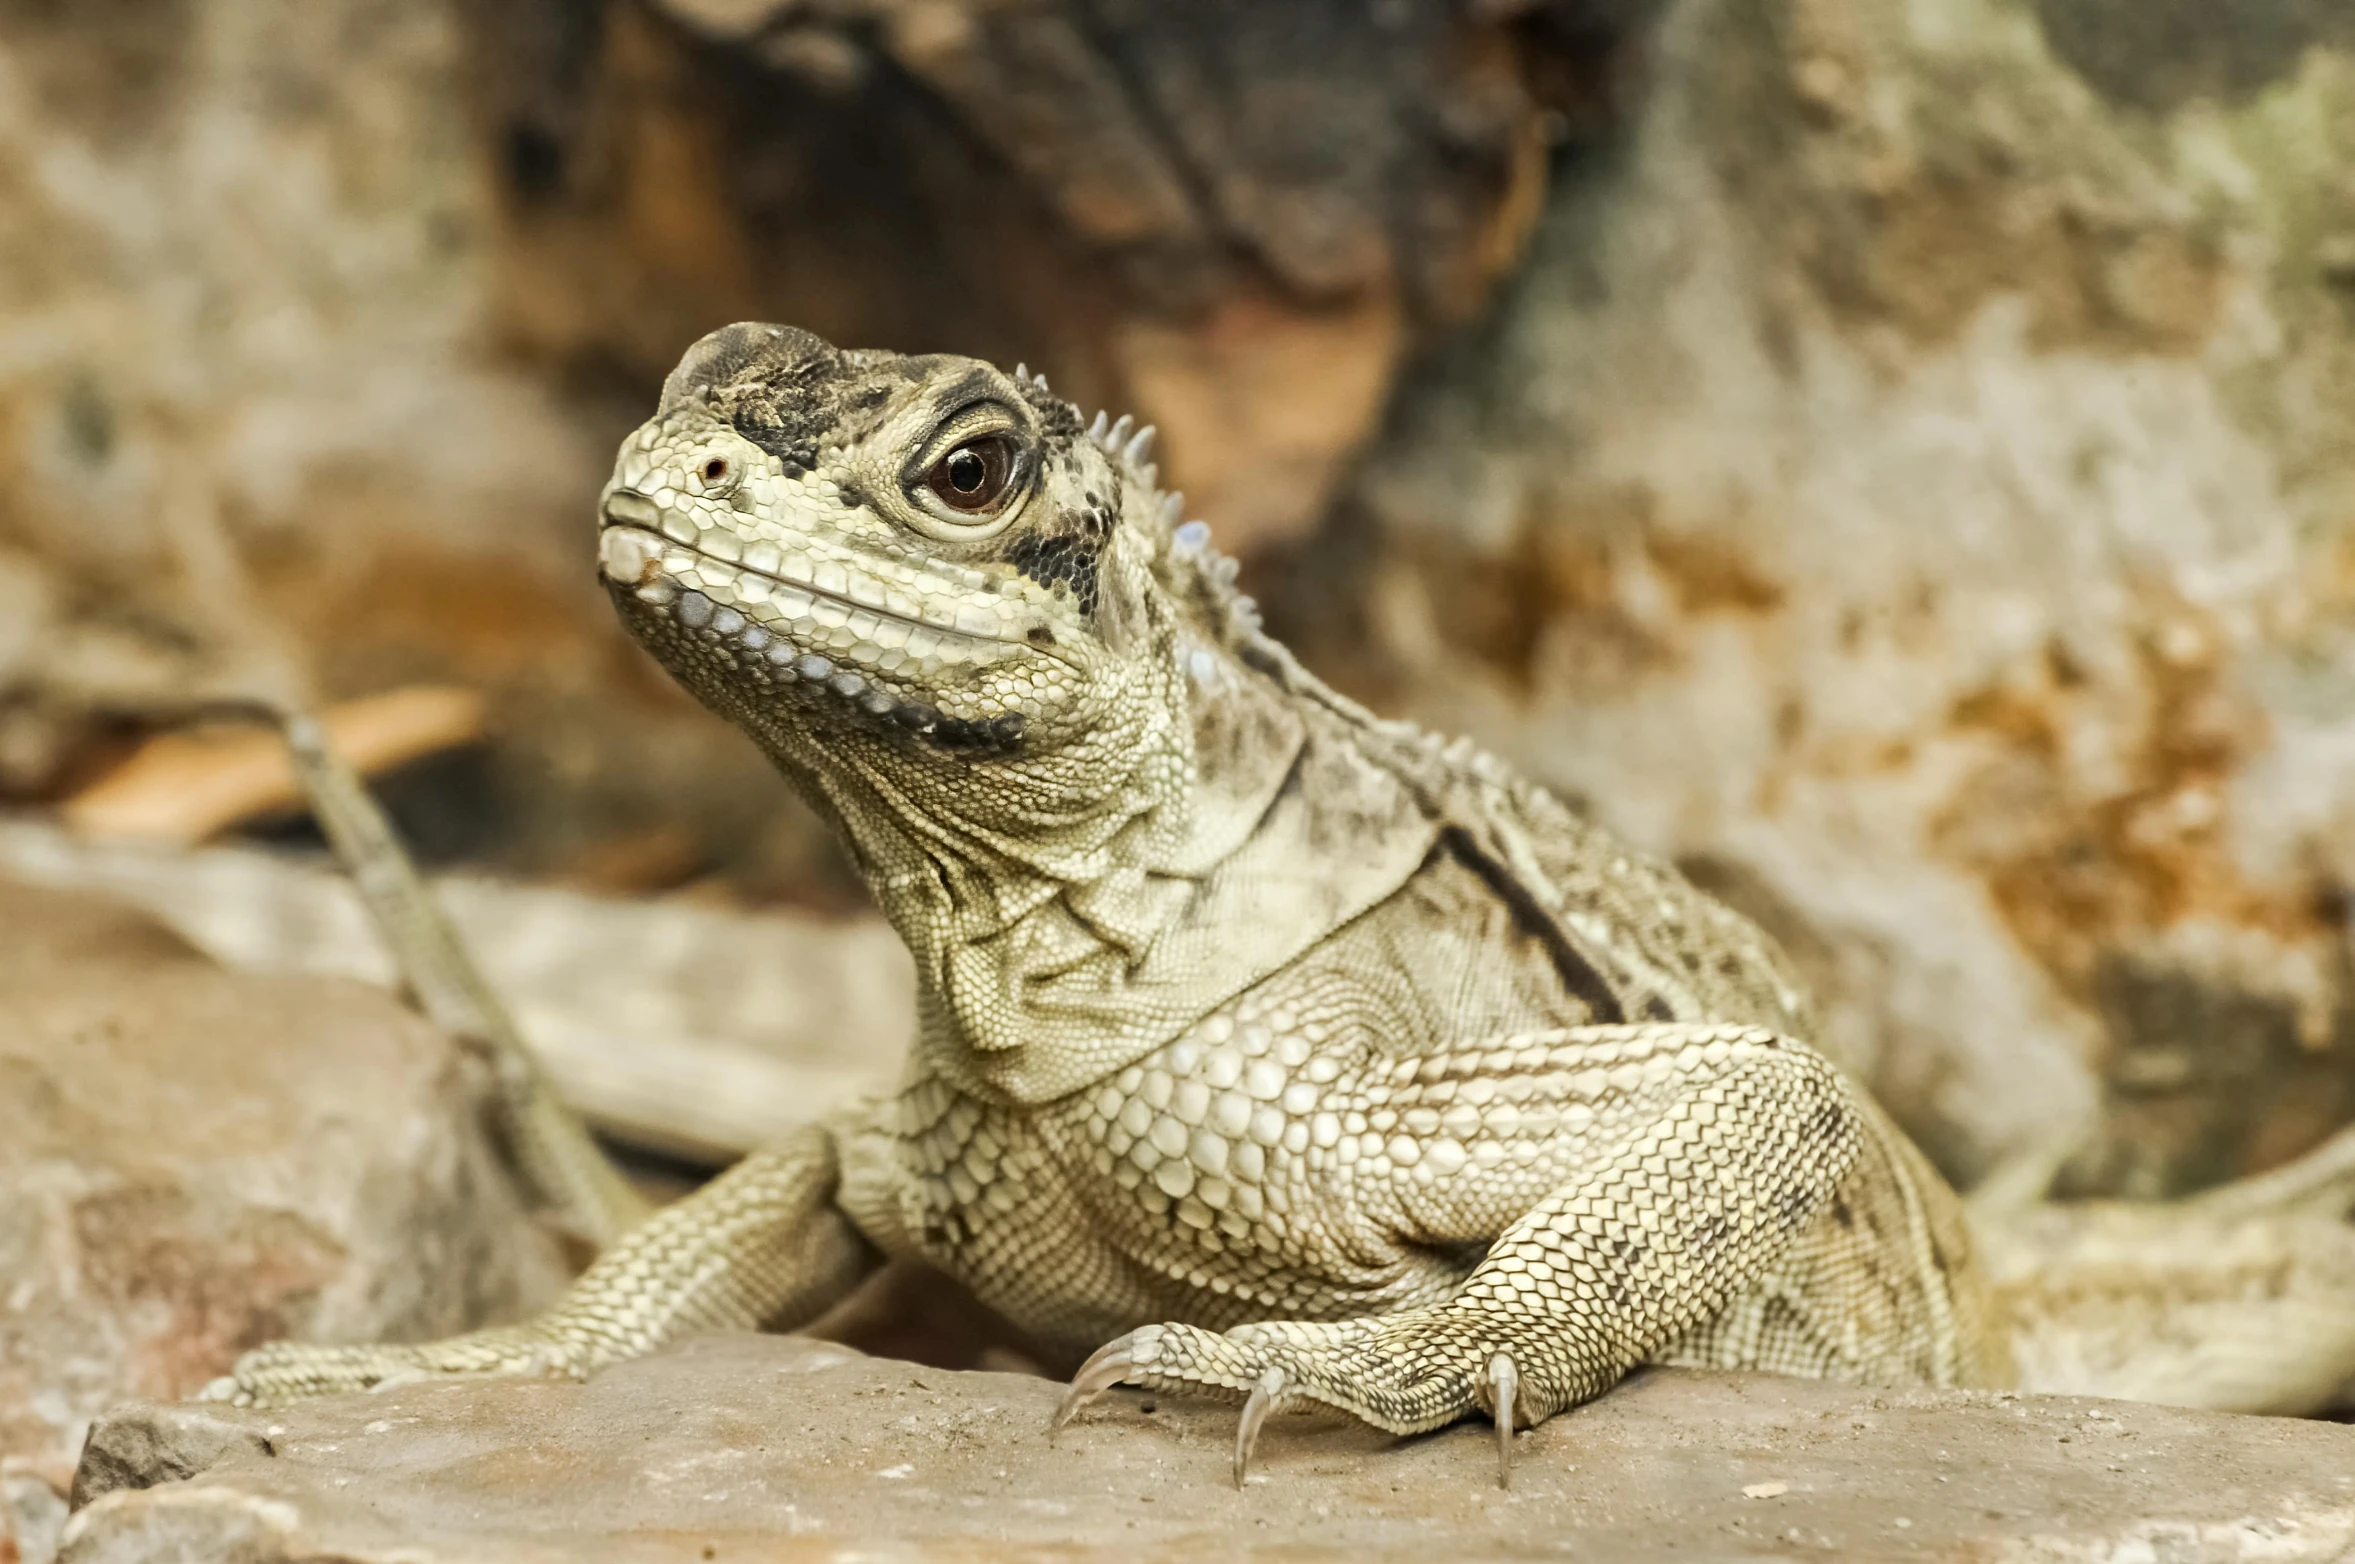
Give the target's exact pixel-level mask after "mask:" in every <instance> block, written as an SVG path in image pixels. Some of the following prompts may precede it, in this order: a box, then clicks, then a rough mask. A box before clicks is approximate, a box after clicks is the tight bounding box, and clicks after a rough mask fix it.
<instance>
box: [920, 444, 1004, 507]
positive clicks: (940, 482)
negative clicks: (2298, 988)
mask: <svg viewBox="0 0 2355 1564" xmlns="http://www.w3.org/2000/svg"><path fill="white" fill-rule="evenodd" d="M1013 481H1014V448H1013V445H1012V444H1011V443H1010V442H1009V441H1007V440H1006V439H1004V438H1003V437H1001V436H998V435H984V436H983V437H982V438H980V439H978V440H968V441H966V442H965V443H964V444H963V445H960V446H958V447H957V448H956V449H955V450H953V451H951V452H949V453H948V454H947V455H946V456H943V457H942V458H941V459H940V460H939V461H937V462H934V463H933V464H932V470H931V471H929V472H927V473H926V474H925V475H924V482H925V484H926V485H927V486H928V487H930V489H931V490H932V492H933V493H935V494H937V495H939V496H940V500H941V503H942V504H944V505H946V506H948V507H949V508H950V509H951V510H956V511H963V512H964V513H965V514H967V515H970V516H978V515H980V514H982V513H983V512H985V511H988V510H990V509H993V508H994V507H995V506H996V505H997V503H998V502H999V501H1000V500H1002V499H1004V498H1005V497H1006V491H1007V489H1008V488H1010V487H1011V486H1012V485H1013Z"/></svg>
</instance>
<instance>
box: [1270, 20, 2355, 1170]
mask: <svg viewBox="0 0 2355 1564" xmlns="http://www.w3.org/2000/svg"><path fill="white" fill-rule="evenodd" d="M2340 9H2342V8H2333V7H2329V6H2308V5H2297V4H2265V5H2258V4H2251V5H2229V6H2228V5H2197V4H2179V3H2174V0H2168V3H2164V4H2157V3H2154V4H2148V5H2145V4H2132V3H2117V0H2033V3H2032V0H1931V3H1921V4H1908V5H1902V6H1897V5H1866V6H1860V5H1854V4H1850V3H1848V0H1762V3H1752V0H1680V3H1679V4H1677V5H1676V6H1675V7H1674V8H1673V10H1672V12H1671V13H1670V14H1669V15H1668V16H1667V17H1666V18H1665V20H1664V22H1663V24H1662V27H1661V29H1660V31H1659V33H1658V34H1657V48H1656V53H1655V58H1654V68H1653V91H1652V92H1651V94H1650V96H1649V97H1648V98H1647V99H1646V100H1645V102H1644V105H1643V107H1642V110H1641V113H1640V115H1639V116H1638V118H1637V121H1636V123H1635V126H1634V129H1633V131H1632V133H1631V134H1630V135H1629V136H1628V137H1627V138H1626V140H1625V141H1624V142H1623V143H1621V144H1619V145H1617V146H1616V147H1614V148H1613V149H1612V150H1610V151H1609V152H1607V153H1604V154H1600V155H1595V156H1589V157H1586V158H1582V159H1579V160H1576V161H1574V162H1572V163H1570V164H1568V165H1566V166H1565V167H1564V168H1563V169H1562V171H1561V177H1560V178H1559V180H1558V181H1557V183H1556V186H1555V189H1554V195H1553V202H1552V206H1551V208H1550V210H1549V211H1548V213H1547V215H1546V217H1545V218H1544V220H1543V222H1542V224H1541V227H1540V231H1539V236H1538V238H1537V240H1536V242H1535V245H1534V248H1533V250H1532V253H1531V256H1530V260H1529V263H1528V266H1527V268H1526V270H1525V272H1524V274H1523V275H1522V277H1521V279H1520V280H1519V282H1518V283H1517V284H1516V285H1515V287H1514V288H1513V289H1512V290H1511V291H1510V296H1509V298H1508V299H1507V301H1506V302H1505V304H1504V305H1503V306H1502V308H1501V309H1500V311H1499V312H1498V314H1497V316H1496V318H1495V319H1494V320H1493V321H1491V322H1490V323H1489V324H1488V325H1487V326H1485V327H1484V328H1483V329H1482V330H1481V331H1480V332H1478V333H1476V334H1475V335H1474V336H1473V337H1471V338H1470V339H1469V340H1467V341H1465V342H1463V343H1461V344H1459V345H1458V346H1457V347H1456V348H1455V349H1454V350H1453V351H1452V352H1451V353H1450V354H1449V355H1448V356H1447V358H1446V359H1445V360H1444V361H1443V362H1440V363H1438V364H1435V365H1434V366H1433V373H1431V374H1430V375H1429V376H1427V377H1425V378H1423V379H1421V380H1419V381H1418V382H1417V383H1415V384H1414V385H1413V386H1411V387H1410V388H1409V389H1408V390H1407V392H1406V393H1405V395H1404V396H1403V397H1402V399H1401V404H1400V406H1399V407H1398V408H1397V409H1396V411H1395V414H1394V417H1393V419H1392V422H1391V427H1390V429H1389V431H1388V432H1387V433H1386V435H1385V437H1384V439H1383V440H1382V442H1381V443H1380V446H1379V448H1378V450H1377V451H1376V453H1375V455H1374V457H1373V459H1372V460H1371V461H1370V462H1369V463H1368V466H1367V468H1366V471H1365V474H1364V477H1363V480H1362V482H1361V484H1360V485H1359V488H1358V490H1357V492H1356V494H1355V496H1354V497H1353V498H1352V499H1351V500H1350V501H1349V502H1348V503H1347V504H1346V505H1345V506H1344V507H1343V508H1342V510H1341V512H1340V513H1339V514H1338V516H1337V517H1336V519H1335V522H1334V524H1333V527H1332V530H1331V534H1330V537H1329V539H1328V542H1329V544H1330V550H1329V553H1328V554H1326V555H1324V556H1320V558H1319V560H1318V561H1317V562H1316V565H1315V568H1308V569H1303V570H1302V571H1301V572H1300V573H1299V575H1298V576H1297V577H1296V578H1295V590H1294V591H1293V592H1292V593H1291V594H1290V595H1289V597H1288V598H1286V599H1285V601H1286V603H1287V604H1288V607H1287V611H1286V612H1285V613H1284V614H1283V615H1281V616H1280V617H1281V618H1282V620H1283V621H1284V622H1285V623H1286V624H1288V625H1290V626H1293V627H1295V628H1304V627H1307V626H1311V625H1314V624H1317V623H1324V624H1326V625H1327V626H1328V627H1330V629H1329V633H1324V634H1319V635H1316V636H1311V637H1306V639H1309V640H1312V641H1314V642H1316V643H1317V644H1313V645H1308V646H1305V647H1303V648H1302V650H1303V651H1304V654H1305V655H1307V657H1308V658H1309V660H1310V662H1311V663H1312V665H1321V666H1324V667H1326V668H1328V669H1332V670H1335V671H1338V672H1342V673H1345V674H1350V675H1351V679H1350V682H1352V683H1353V684H1354V685H1355V687H1357V688H1358V689H1360V690H1361V691H1362V692H1364V693H1366V694H1368V695H1370V696H1372V697H1373V698H1374V699H1375V700H1376V701H1377V703H1378V704H1381V705H1383V706H1385V707H1388V708H1390V709H1393V710H1396V711H1400V712H1402V713H1410V714H1413V715H1416V716H1419V717H1422V718H1424V719H1426V720H1429V721H1431V722H1433V723H1435V724H1439V725H1442V726H1445V727H1448V728H1453V729H1462V728H1467V727H1468V728H1471V729H1473V730H1475V731H1476V732H1477V733H1478V734H1479V736H1480V737H1482V738H1483V739H1484V740H1486V741H1487V742H1489V743H1491V744H1493V745H1494V746H1495V747H1497V748H1498V749H1500V750H1501V751H1503V752H1505V753H1506V754H1508V755H1510V756H1512V757H1514V758H1515V759H1517V760H1519V761H1521V762H1523V763H1524V764H1526V765H1527V766H1528V767H1529V768H1530V769H1532V770H1533V771H1534V772H1535V773H1537V774H1538V775H1539V776H1541V777H1543V778H1544V779H1546V780H1547V781H1549V782H1551V783H1553V784H1554V785H1556V786H1557V787H1559V788H1561V789H1562V790H1563V791H1564V792H1566V793H1568V794H1571V795H1574V796H1577V797H1580V798H1583V799H1584V800H1586V801H1587V803H1588V804H1589V805H1590V806H1591V807H1592V808H1593V810H1594V811H1595V812H1596V814H1597V815H1598V816H1599V817H1601V818H1602V819H1604V820H1605V821H1606V822H1608V823H1609V824H1611V825H1613V826H1614V827H1616V828H1618V829H1620V830H1622V831H1624V832H1626V833H1627V834H1629V835H1631V836H1632V837H1634V838H1635V839H1636V840H1637V841H1639V842H1641V843H1642V844H1644V845H1646V846H1648V847H1650V848H1652V849H1654V850H1656V851H1660V852H1663V853H1667V854H1670V855H1672V856H1674V857H1676V858H1678V859H1680V860H1682V861H1684V862H1685V863H1687V864H1689V865H1691V866H1692V867H1693V868H1694V869H1695V870H1696V872H1697V873H1699V874H1700V875H1701V877H1702V878H1703V879H1705V880H1706V881H1707V882H1709V883H1710V884H1711V885H1713V886H1715V887H1717V888H1719V889H1720V890H1722V891H1723V892H1725V893H1726V894H1727V895H1729V896H1730V897H1732V898H1733V899H1734V900H1736V901H1737V902H1739V903H1740V904H1742V905H1744V906H1745V907H1746V908H1748V909H1749V910H1751V911H1753V912H1755V913H1757V914H1758V915H1760V916H1761V917H1762V918H1763V919H1764V920H1765V921H1766V922H1767V923H1768V924H1769V925H1771V926H1772V927H1773V928H1774V929H1775V930H1776V932H1777V933H1779V934H1781V935H1782V936H1784V938H1785V941H1786V943H1787V944H1788V945H1790V946H1791V948H1792V949H1793V951H1794V953H1795V954H1797V955H1798V956H1799V957H1800V958H1801V959H1802V961H1803V962H1804V963H1805V964H1806V965H1807V966H1808V967H1809V968H1810V970H1811V976H1812V977H1813V978H1814V980H1815V982H1816V985H1817V987H1818V988H1819V990H1820V991H1821V993H1822V995H1823V997H1824V999H1825V1000H1826V1001H1827V1010H1828V1022H1829V1025H1828V1033H1829V1036H1828V1038H1827V1039H1826V1041H1827V1042H1828V1043H1829V1044H1830V1046H1831V1047H1832V1048H1833V1050H1834V1051H1835V1052H1837V1053H1838V1054H1840V1055H1841V1056H1842V1057H1843V1058H1844V1059H1845V1060H1846V1061H1847V1062H1849V1063H1850V1064H1852V1065H1853V1066H1854V1067H1856V1068H1857V1069H1858V1070H1859V1071H1860V1072H1861V1073H1863V1074H1864V1075H1865V1077H1866V1078H1867V1079H1869V1080H1870V1081H1872V1082H1873V1084H1874V1085H1875V1087H1876V1089H1877V1090H1878V1092H1879V1093H1880V1095H1881V1096H1882V1097H1883V1099H1884V1100H1885V1101H1887V1102H1889V1103H1890V1104H1891V1105H1892V1107H1893V1108H1895V1110H1896V1111H1897V1113H1898V1115H1899V1117H1900V1118H1901V1119H1902V1120H1903V1122H1904V1123H1905V1124H1906V1126H1907V1127H1908V1128H1909V1129H1911V1130H1912V1131H1914V1132H1915V1133H1916V1134H1917V1136H1918V1137H1920V1138H1921V1139H1922V1140H1923V1141H1924V1142H1925V1144H1926V1145H1927V1146H1928V1147H1929V1149H1930V1150H1931V1151H1932V1153H1933V1154H1934V1155H1935V1156H1936V1157H1937V1158H1938V1160H1939V1161H1940V1162H1941V1163H1942V1164H1943V1165H1944V1166H1945V1167H1946V1168H1947V1169H1948V1170H1949V1172H1951V1173H1953V1174H1956V1175H1957V1176H1960V1177H1962V1178H1963V1179H1965V1180H1966V1181H1967V1180H1969V1179H1972V1178H1975V1177H1977V1176H1978V1175H1979V1174H1980V1173H1981V1172H1983V1171H1984V1170H1986V1169H1987V1168H1988V1167H1989V1166H1991V1165H1992V1164H1994V1163H1995V1162H1997V1161H1998V1160H2000V1159H2001V1158H2002V1157H2004V1156H2005V1155H2006V1154H2007V1153H2010V1152H2015V1151H2020V1150H2022V1149H2024V1148H2037V1149H2041V1147H2042V1145H2043V1144H2044V1143H2046V1142H2048V1141H2050V1140H2053V1139H2056V1138H2069V1139H2074V1140H2076V1141H2078V1143H2079V1144H2080V1145H2081V1146H2082V1148H2083V1154H2082V1155H2081V1156H2080V1157H2079V1158H2078V1159H2077V1162H2076V1164H2075V1166H2074V1167H2073V1168H2072V1169H2071V1170H2070V1173H2069V1176H2068V1179H2067V1183H2068V1184H2069V1185H2070V1186H2071V1187H2074V1188H2076V1189H2079V1190H2086V1191H2105V1192H2113V1193H2121V1194H2128V1195H2134V1196H2138V1197H2150V1196H2156V1195H2161V1194H2167V1193H2173V1192H2178V1191H2182V1190H2184V1189H2188V1188H2192V1187H2196V1186H2199V1185H2202V1184H2205V1183H2210V1182H2214V1181H2216V1180H2219V1179H2222V1178H2225V1177H2229V1176H2231V1175H2233V1174H2235V1173H2238V1172H2242V1171H2246V1170H2249V1169H2252V1168H2256V1167H2261V1166H2265V1165H2268V1164H2272V1163H2277V1162H2280V1161H2282V1160H2284V1159H2286V1158H2288V1157H2290V1156H2292V1155H2294V1154H2295V1153H2296V1152H2297V1151H2298V1150H2299V1149H2301V1148H2302V1147H2304V1146H2307V1145H2310V1144H2312V1143H2314V1142H2315V1141H2317V1140H2319V1139H2320V1138H2321V1137H2322V1136H2323V1135H2324V1134H2326V1133H2328V1131H2329V1130H2330V1129H2331V1128H2332V1127H2333V1126H2335V1125H2337V1124H2339V1123H2343V1122H2345V1121H2346V1120H2347V1119H2348V1117H2349V1116H2350V1114H2355V967H2351V965H2350V963H2349V960H2348V944H2347V918H2346V907H2347V904H2348V888H2349V886H2350V885H2355V810H2351V809H2350V804H2349V800H2350V799H2355V659H2351V658H2350V656H2349V650H2350V648H2351V647H2355V573H2351V571H2350V563H2349V562H2350V560H2355V530H2351V523H2355V444H2350V442H2349V440H2348V435H2347V431H2348V430H2349V429H2350V428H2355V308H2351V304H2355V293H2351V292H2350V288H2351V286H2355V265H2351V264H2350V261H2349V257H2355V185H2351V184H2350V183H2349V182H2348V180H2347V177H2346V170H2347V168H2348V166H2349V162H2350V159H2351V158H2355V45H2351V44H2350V40H2349V37H2348V32H2347V29H2346V27H2345V26H2344V25H2343V24H2341V23H2339V22H2337V21H2335V20H2326V18H2335V17H2337V16H2338V15H2339V14H2340ZM1337 620H1338V621H1344V622H1345V623H1336V621H1337ZM1353 670H1354V672H1353Z"/></svg>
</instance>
